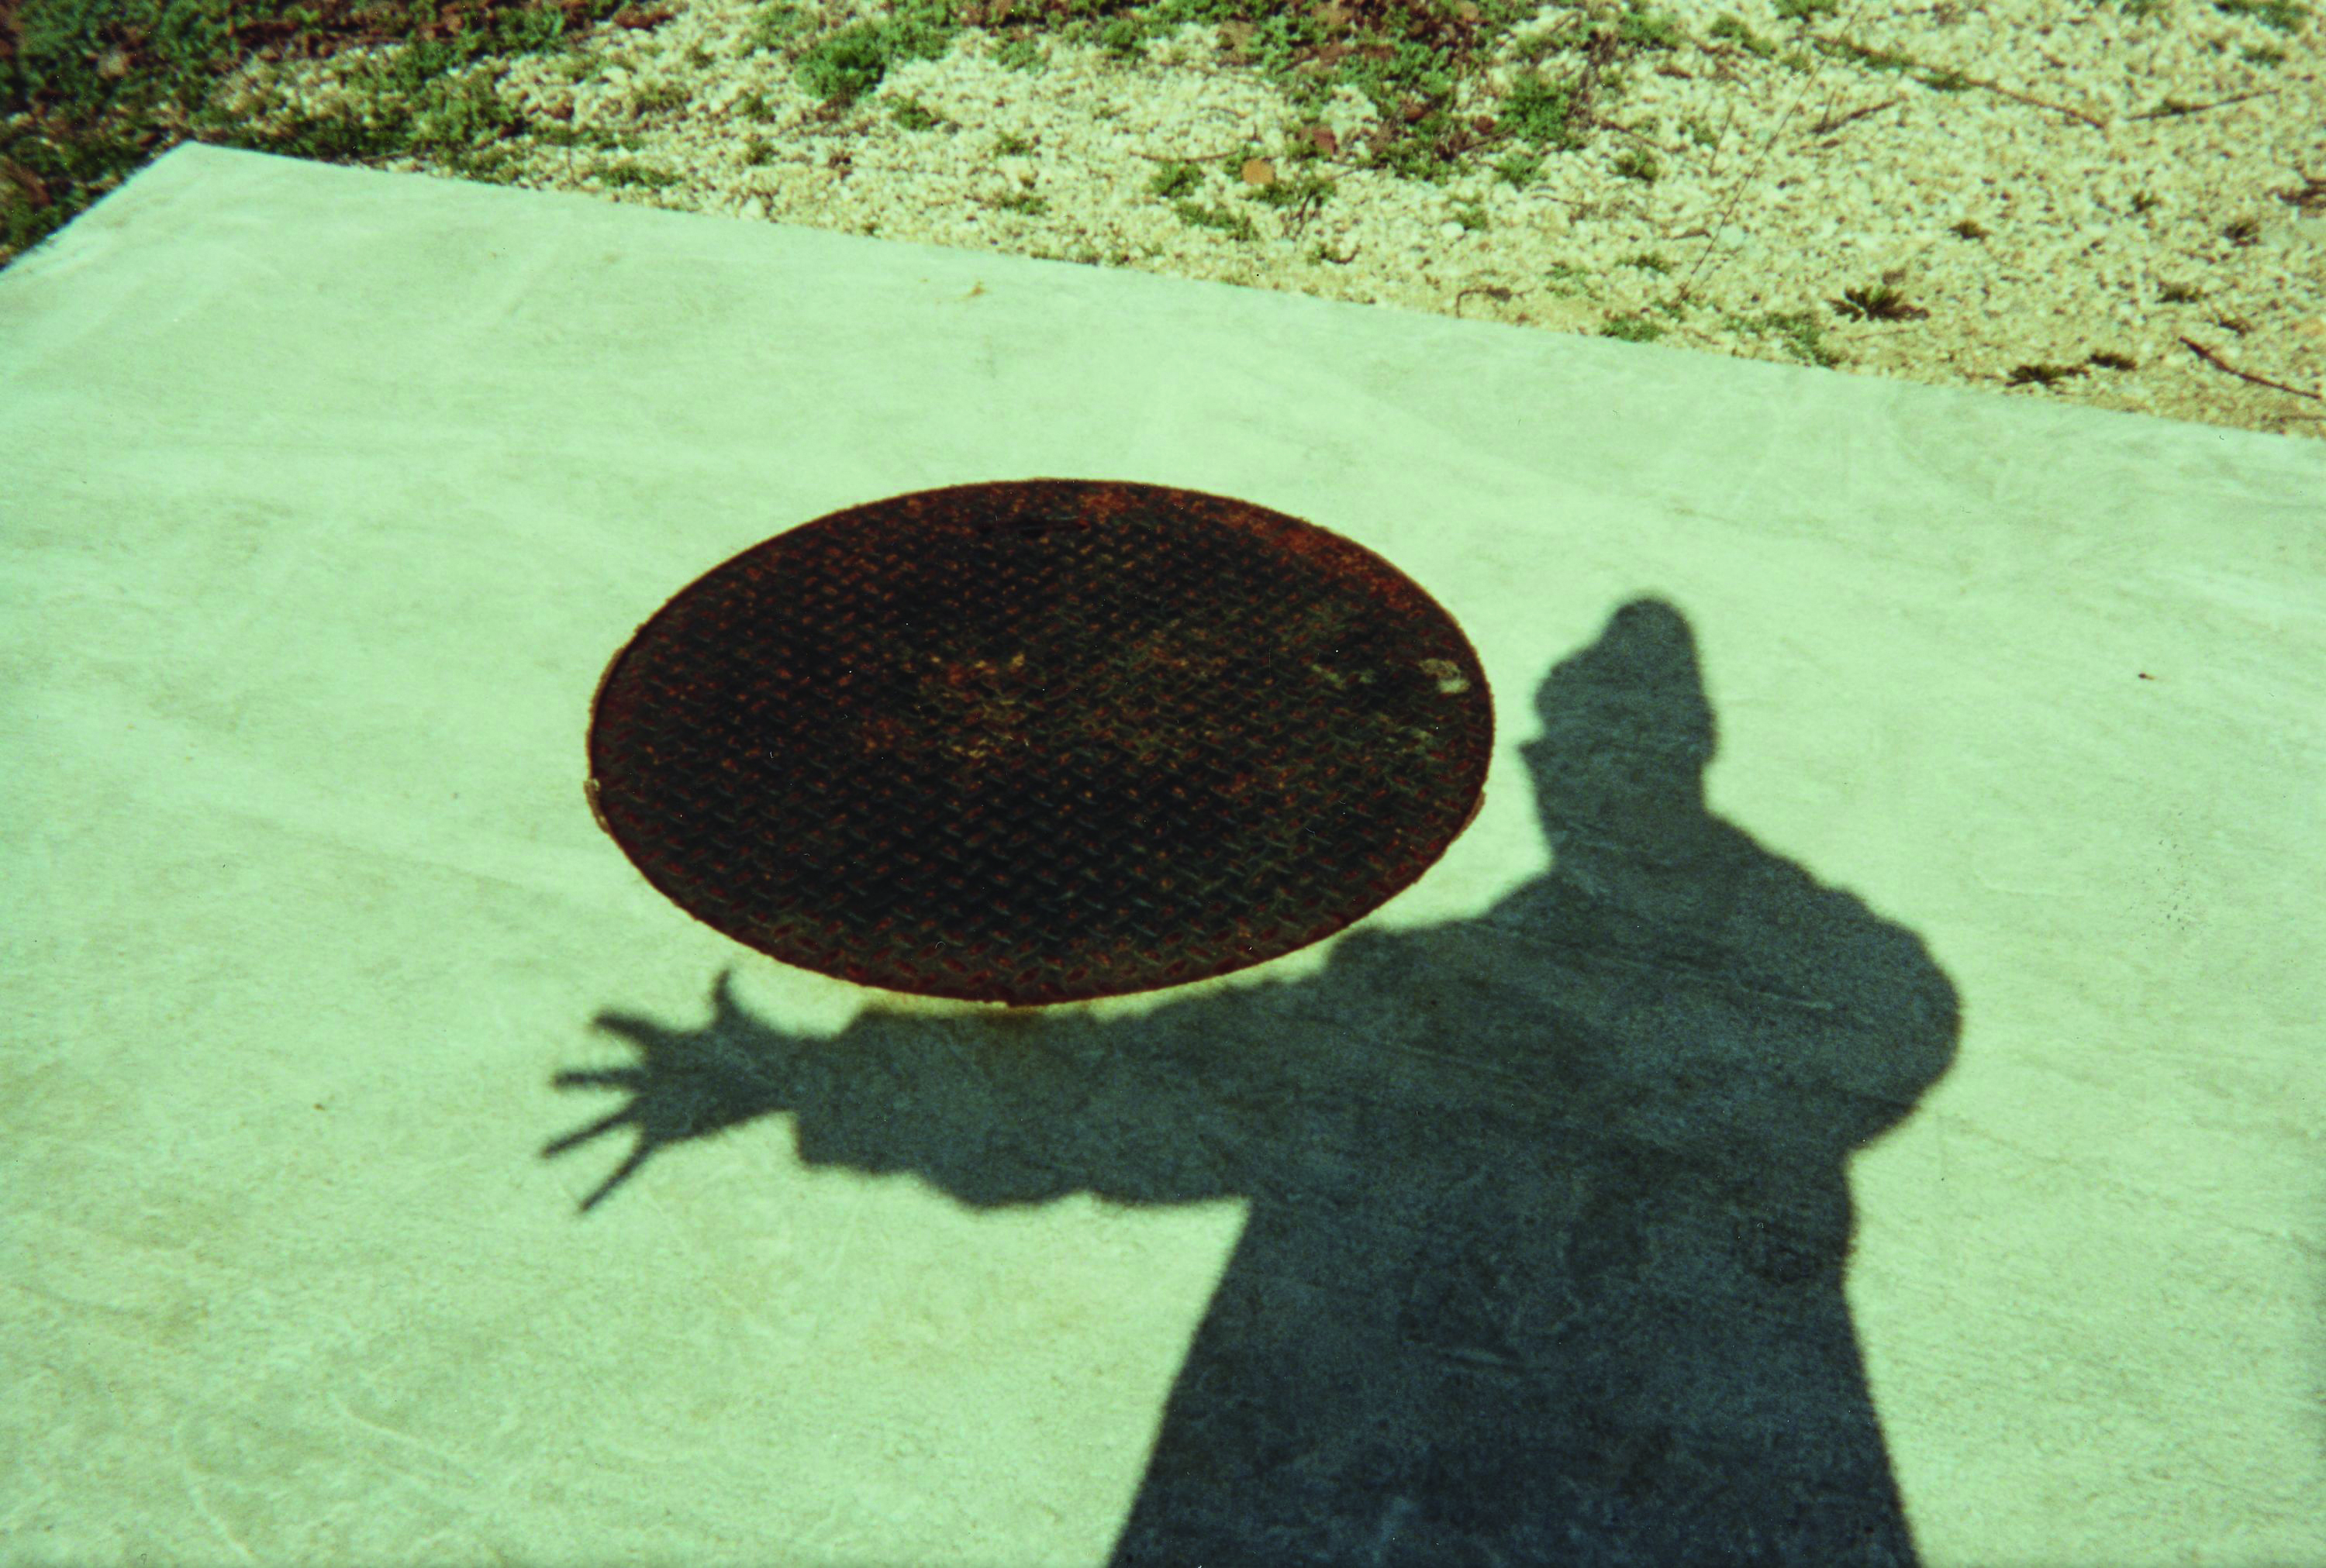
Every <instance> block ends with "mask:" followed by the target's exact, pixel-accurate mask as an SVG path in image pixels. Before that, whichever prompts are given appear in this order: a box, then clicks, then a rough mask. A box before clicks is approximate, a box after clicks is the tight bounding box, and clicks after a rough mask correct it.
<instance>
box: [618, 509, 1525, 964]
mask: <svg viewBox="0 0 2326 1568" xmlns="http://www.w3.org/2000/svg"><path fill="white" fill-rule="evenodd" d="M589 749H590V784H589V793H590V798H591V808H592V810H593V812H595V813H596V815H597V818H598V821H599V823H600V826H602V827H603V828H604V829H605V830H606V831H607V832H608V833H609V834H611V835H612V836H613V839H614V840H615V842H616V843H618V844H619V846H620V847H621V849H622V850H623V852H624V853H625V854H626V855H628V857H629V858H630V860H631V861H632V863H633V864H635V865H636V866H637V868H638V869H639V871H640V872H642V873H643V874H644V875H645V877H646V878H647V881H648V882H650V883H651V884H653V886H655V887H656V888H657V889H659V890H660V891H661V892H662V893H663V894H664V895H666V896H667V897H669V898H670V899H671V900H672V901H673V902H674V903H675V904H677V905H679V906H680V907H681V908H682V909H684V910H685V911H686V912H687V913H688V914H692V915H693V916H694V917H695V918H696V919H698V920H701V921H702V922H703V923H706V924H708V925H710V926H712V928H714V929H715V930H718V931H720V932H724V933H725V934H726V935H728V936H730V937H732V938H733V939H735V940H736V941H738V942H743V943H745V944H746V945H748V946H749V947H752V948H755V949H757V950H758V951H761V952H764V953H766V954H768V955H769V956H770V957H773V958H776V959H778V960H782V961H783V962H785V963H787V964H793V965H796V966H798V967H800V968H802V969H806V970H814V971H816V972H818V973H822V974H826V975H832V976H836V977H838V978H840V979H846V980H850V981H853V982H855V983H858V984H861V985H866V986H874V987H879V988H886V989H889V990H895V991H904V992H911V993H915V994H917V995H923V996H933V997H957V998H963V999H969V1000H980V1001H999V1002H1006V1003H1010V1004H1015V1005H1019V1006H1035V1005H1043V1004H1050V1003H1056V1002H1065V1001H1075V1000H1080V999H1084V998H1088V997H1103V996H1113V995H1120V994H1123V993H1127V992H1132V991H1143V990H1151V989H1154V988H1158V987H1162V986H1169V985H1177V984H1184V983H1186V982H1189V981H1193V980H1198V979H1206V978H1209V977H1212V976H1214V975H1221V974H1225V973H1228V972H1230V971H1232V970H1239V969H1242V968H1245V967H1247V966H1249V965H1251V964H1256V963H1260V962H1261V961H1263V960H1268V959H1270V958H1274V957H1276V956H1278V955H1279V954H1282V953H1285V952H1289V951H1293V950H1294V949H1296V948H1300V947H1304V946H1306V945H1307V944H1308V943H1310V942H1317V941H1320V940H1322V939H1323V938H1325V937H1326V936H1329V935H1331V934H1332V933H1333V932H1336V931H1339V930H1341V929H1342V928H1343V927H1344V926H1346V925H1348V924H1349V923H1352V922H1354V921H1355V920H1357V919H1358V918H1360V917H1361V916H1363V915H1364V914H1367V913H1368V912H1370V911H1372V910H1373V909H1375V908H1377V907H1379V906H1380V905H1382V903H1384V902H1386V901H1387V900H1388V899H1389V898H1390V897H1391V896H1392V895H1395V894H1396V893H1398V892H1399V891H1400V890H1401V889H1403V888H1404V887H1406V886H1410V884H1411V883H1412V882H1413V881H1414V880H1415V879H1416V878H1418V877H1420V875H1421V874H1422V873H1423V872H1424V871H1426V870H1427V869H1428V868H1429V867H1430V866H1431V865H1432V864H1433V863H1435V862H1436V861H1437V858H1439V857H1440V856H1441V855H1443V854H1444V853H1445V851H1446V849H1447V846H1448V845H1449V844H1451V843H1452V842H1453V840H1454V839H1455V838H1456V836H1457V835H1458V834H1459V833H1460V832H1461V830H1463V828H1464V827H1465V826H1466V825H1467V824H1468V822H1469V821H1470V819H1471V817H1472V816H1473V815H1474V814H1475V812H1476V809H1477V806H1478V803H1479V801H1480V799H1481V795H1482V791H1483V787H1484V780H1485V774H1486V765H1487V761H1488V758H1489V756H1490V754H1491V752H1492V750H1493V710H1492V705H1491V703H1490V700H1489V697H1488V692H1487V688H1486V680H1485V673H1484V671H1483V670H1482V669H1481V668H1480V666H1479V663H1478V660H1477V656H1476V654H1475V653H1474V652H1473V651H1472V649H1471V647H1470V645H1469V642H1468V640H1467V639H1466V638H1465V636H1463V635H1462V631H1461V628H1460V627H1459V626H1456V624H1455V622H1454V620H1453V619H1452V617H1449V616H1448V615H1447V613H1446V612H1445V610H1443V609H1442V608H1439V607H1438V605H1437V603H1436V601H1434V600H1433V599H1431V598H1429V596H1428V594H1427V593H1425V592H1423V591H1422V589H1420V588H1419V587H1418V586H1416V585H1415V584H1414V583H1413V582H1412V581H1410V580H1409V579H1407V578H1406V577H1405V576H1404V575H1403V574H1402V573H1400V571H1397V569H1396V568H1394V567H1392V566H1391V565H1390V564H1389V563H1388V562H1387V561H1383V560H1382V559H1381V558H1380V557H1379V556H1377V555H1375V554H1373V553H1372V552H1371V551H1368V550H1366V549H1364V548H1363V547H1362V546H1360V545H1357V544H1354V543H1351V542H1349V541H1348V540H1345V539H1342V538H1340V537H1338V536H1337V535H1335V534H1333V533H1327V532H1326V531H1325V530H1324V529H1321V528H1317V527H1315V526H1313V525H1312V524H1307V523H1304V522H1302V521H1300V520H1299V519H1298V518H1295V517H1289V516H1286V515H1283V514H1281V513H1277V512H1271V511H1269V510H1266V509H1265V508H1262V507H1258V506H1249V505H1246V504H1245V503H1242V502H1240V501H1235V500H1233V499H1229V498H1226V497H1223V496H1211V495H1205V494H1203V493H1201V492H1197V491H1191V490H1180V489H1169V488H1164V487H1157V486H1151V485H1140V484H1131V483H1121V482H1111V481H1094V480H1067V479H1036V480H1027V481H1022V482H1017V483H1007V484H989V485H965V486H956V487H948V488H944V489H936V490H923V491H917V492H915V493H913V494H909V495H904V496H895V497H893V498H890V499H889V500H885V501H879V502H875V503H872V504H870V505H868V506H856V507H851V508H849V509H847V510H845V511H841V512H836V513H833V514H831V515H828V516H824V517H821V518H818V519H816V520H815V521H814V522H811V523H807V524H802V525H801V526H799V527H796V528H794V529H791V530H789V531H787V532H786V533H780V534H777V536H775V537H774V538H772V539H769V540H767V541H766V542H764V543H760V544H758V545H756V546H754V547H752V548H751V549H749V550H747V551H745V552H743V553H742V554H740V555H738V556H736V557H734V558H733V559H732V560H730V561H726V562H724V563H723V564H721V565H720V566H718V567H716V568H714V569H713V570H712V571H710V572H708V573H706V574H705V575H704V576H702V578H701V579H699V580H696V581H695V582H694V583H693V584H692V585H691V586H689V587H688V588H686V589H684V591H683V592H681V593H679V594H678V595H677V596H676V597H675V598H672V599H671V600H670V602H669V603H668V604H666V605H665V606H664V607H663V608H662V609H661V610H660V611H659V612H657V613H656V615H655V616H654V617H653V618H652V619H650V620H648V621H647V623H646V624H645V625H644V626H641V627H640V628H639V629H638V631H637V635H636V636H634V637H633V638H632V639H631V640H630V642H629V643H628V645H626V646H625V647H623V648H622V650H621V651H620V652H619V654H616V655H615V657H614V659H613V661H612V663H610V664H609V666H608V667H607V670H606V673H605V675H604V678H603V679H602V680H601V681H600V685H599V689H598V694H597V698H596V700H595V703H594V705H593V709H592V713H591V726H590V740H589Z"/></svg>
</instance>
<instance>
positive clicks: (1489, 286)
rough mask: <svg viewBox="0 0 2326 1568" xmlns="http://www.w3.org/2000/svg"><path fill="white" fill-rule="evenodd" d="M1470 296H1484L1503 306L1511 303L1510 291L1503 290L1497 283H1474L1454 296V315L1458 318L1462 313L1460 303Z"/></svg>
mask: <svg viewBox="0 0 2326 1568" xmlns="http://www.w3.org/2000/svg"><path fill="white" fill-rule="evenodd" d="M1472 294H1484V295H1485V296H1486V298H1488V299H1490V300H1500V301H1502V302H1503V303H1504V304H1508V303H1510V302H1511V291H1510V290H1508V289H1506V288H1503V286H1502V285H1500V284H1499V283H1474V284H1472V285H1471V286H1470V287H1468V288H1466V289H1464V290H1463V291H1462V292H1460V293H1458V294H1456V295H1455V296H1454V313H1455V314H1456V315H1457V316H1458V315H1460V314H1461V313H1462V302H1463V301H1464V300H1465V298H1467V297H1468V296H1470V295H1472Z"/></svg>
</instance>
